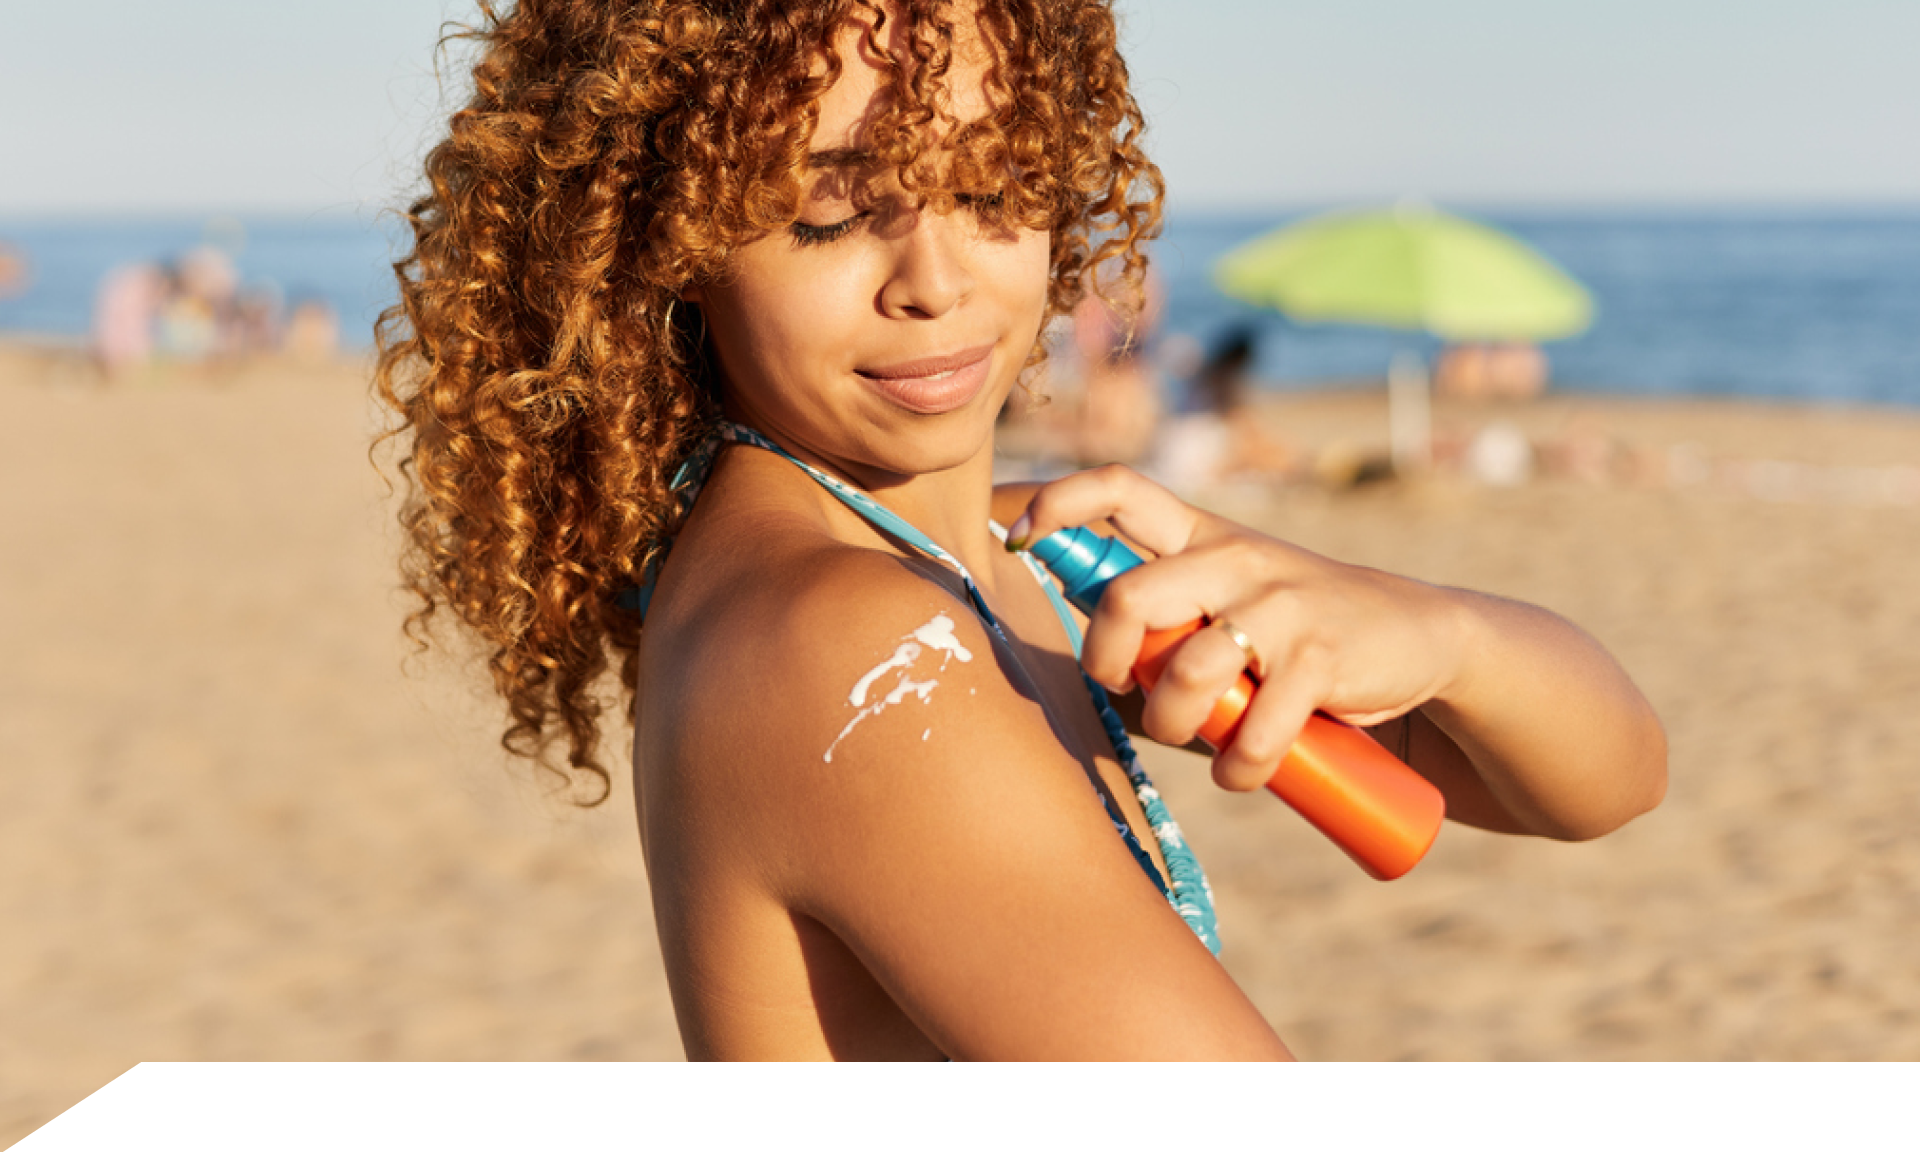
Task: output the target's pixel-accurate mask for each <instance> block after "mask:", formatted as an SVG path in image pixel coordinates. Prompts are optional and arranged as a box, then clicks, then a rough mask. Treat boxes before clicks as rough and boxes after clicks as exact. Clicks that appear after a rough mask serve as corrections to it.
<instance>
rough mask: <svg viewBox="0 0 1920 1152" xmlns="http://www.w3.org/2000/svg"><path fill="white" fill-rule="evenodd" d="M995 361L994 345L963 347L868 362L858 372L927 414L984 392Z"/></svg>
mask: <svg viewBox="0 0 1920 1152" xmlns="http://www.w3.org/2000/svg"><path fill="white" fill-rule="evenodd" d="M992 363H993V345H991V344H982V345H980V346H978V347H975V348H963V349H961V350H960V351H958V352H949V353H947V354H945V355H942V356H925V357H922V358H920V359H918V360H902V361H900V362H898V363H895V364H884V365H868V366H865V367H861V368H856V369H854V373H855V374H856V375H858V376H860V377H862V378H863V379H865V380H867V381H869V382H871V383H872V384H873V385H874V387H875V389H876V390H877V391H878V392H880V394H881V395H883V396H885V397H886V398H887V399H889V400H892V401H893V402H894V403H896V404H898V405H900V406H901V407H902V408H905V409H907V410H909V411H912V412H918V413H920V414H922V415H926V416H934V415H938V414H940V413H942V412H951V411H953V410H954V409H956V408H960V407H963V406H965V405H966V404H967V402H968V401H970V400H972V399H973V398H974V397H975V396H977V395H979V394H980V390H981V388H983V387H985V386H986V383H987V369H988V368H989V367H990V366H991V365H992Z"/></svg>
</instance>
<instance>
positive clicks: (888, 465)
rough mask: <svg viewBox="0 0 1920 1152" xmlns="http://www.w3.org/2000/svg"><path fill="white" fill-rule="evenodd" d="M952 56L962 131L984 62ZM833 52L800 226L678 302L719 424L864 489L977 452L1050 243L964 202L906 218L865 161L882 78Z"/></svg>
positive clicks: (1035, 316)
mask: <svg viewBox="0 0 1920 1152" xmlns="http://www.w3.org/2000/svg"><path fill="white" fill-rule="evenodd" d="M967 49H968V45H966V44H965V43H964V42H963V43H960V44H957V45H956V51H955V61H954V66H953V69H952V71H951V72H950V73H949V76H950V78H951V79H950V83H951V84H952V93H953V104H954V108H953V110H954V112H955V114H956V115H957V116H958V117H959V118H960V120H961V121H962V122H965V121H966V120H968V119H971V118H973V117H976V116H979V115H982V114H985V113H986V112H987V110H988V109H987V106H986V99H985V96H984V95H983V93H982V89H981V83H980V79H981V76H982V73H983V71H984V64H985V61H984V59H983V53H982V52H981V51H979V50H978V48H977V45H975V49H976V50H975V51H972V52H969V51H968V50H967ZM840 52H841V56H842V60H843V70H842V72H841V76H840V79H839V81H838V82H837V83H836V84H835V85H834V86H833V88H832V89H830V90H829V91H828V92H827V94H826V95H825V96H824V97H823V99H822V101H821V105H820V120H819V124H818V127H817V129H816V130H815V132H814V136H813V141H812V146H811V153H812V162H811V169H812V170H811V171H810V172H809V174H808V177H807V179H808V191H807V194H806V197H805V200H804V202H803V204H802V208H801V213H800V221H799V223H798V224H796V225H795V226H794V227H793V228H792V229H791V230H783V231H780V232H775V233H770V234H768V235H766V236H763V237H760V238H759V239H758V240H756V241H754V242H752V243H751V244H749V245H747V246H746V247H744V248H742V249H741V250H740V251H739V252H738V254H737V255H736V257H735V258H734V259H733V261H732V262H731V264H730V266H729V268H728V270H727V275H725V276H723V277H721V278H720V279H719V280H718V281H717V282H715V283H710V284H705V285H701V286H700V287H698V288H697V289H696V290H694V291H690V292H689V293H688V294H687V296H688V299H690V300H691V301H693V302H694V303H696V304H698V305H699V306H700V308H701V310H702V311H703V313H704V314H705V318H706V323H707V330H708V333H709V334H710V336H711V338H712V340H713V345H714V348H715V350H716V352H717V353H718V356H719V362H720V367H721V373H722V376H723V378H724V383H723V389H724V392H725V397H726V402H727V404H728V407H729V409H730V414H731V415H732V416H734V418H736V419H738V420H740V421H742V422H743V423H746V424H748V425H751V426H752V427H755V428H757V429H759V430H760V431H762V432H764V433H766V434H768V435H769V436H772V437H774V438H775V439H776V440H779V441H780V442H782V443H783V444H784V445H786V446H787V447H788V448H790V449H793V450H796V451H804V452H807V453H810V454H811V455H814V456H816V457H818V458H820V459H822V460H824V461H826V462H828V463H832V464H835V465H838V466H839V467H840V468H841V469H842V470H844V471H847V472H849V474H851V475H853V476H854V477H855V478H856V479H859V480H861V481H862V482H863V483H867V484H869V485H879V484H884V483H886V482H887V480H888V479H889V478H890V477H904V476H907V475H916V474H921V473H927V472H935V471H941V470H944V469H947V468H952V467H955V466H956V465H959V464H961V463H963V462H965V461H966V460H969V459H972V458H974V457H976V456H978V455H979V454H980V453H981V452H983V451H985V450H987V448H988V447H989V445H990V444H991V436H992V431H993V421H994V417H995V416H996V415H997V414H998V412H999V410H1000V406H1001V404H1002V403H1003V402H1004V401H1005V400H1006V398H1007V393H1008V392H1009V391H1010V390H1011V389H1012V388H1013V386H1014V384H1015V382H1016V380H1017V379H1018V377H1019V375H1020V371H1021V369H1022V368H1023V367H1024V366H1025V364H1026V359H1027V355H1028V353H1029V351H1030V350H1031V349H1032V347H1033V344H1034V341H1035V340H1036V339H1037V337H1038V335H1039V329H1040V321H1041V317H1042V315H1043V312H1044V308H1045V304H1046V296H1047V283H1048V272H1049V265H1048V259H1049V253H1050V241H1049V237H1048V235H1047V234H1046V233H1045V232H1040V231H1035V230H1032V229H1025V228H1015V227H1012V226H1009V225H991V226H989V225H983V224H982V222H981V221H980V220H979V219H978V218H977V217H976V216H975V214H974V212H973V211H972V210H971V209H970V208H969V207H968V205H967V203H966V202H965V201H964V199H963V202H962V204H961V206H960V207H959V208H957V209H956V210H954V211H952V212H949V213H946V214H938V213H935V212H934V211H932V210H931V209H922V210H917V211H916V210H915V209H913V208H912V207H911V205H910V204H909V202H908V201H907V199H906V198H905V197H904V196H902V195H901V193H900V190H899V188H898V186H897V184H896V183H895V180H894V176H893V173H892V172H891V171H890V170H889V171H875V170H873V169H872V168H870V167H868V166H866V165H864V164H863V163H862V153H863V144H864V140H863V136H862V130H863V127H864V124H865V121H866V119H867V116H868V114H869V112H870V110H871V109H872V107H873V103H874V97H875V94H876V92H877V91H879V89H880V84H881V74H880V73H879V72H878V71H876V69H875V66H874V62H873V61H872V59H871V58H870V57H868V56H867V55H865V54H864V52H863V49H862V47H861V44H860V38H859V37H858V36H857V34H856V33H855V32H853V31H851V30H850V31H849V32H848V33H847V34H845V35H844V36H843V37H842V40H841V43H840ZM955 191H962V190H960V189H956V190H955Z"/></svg>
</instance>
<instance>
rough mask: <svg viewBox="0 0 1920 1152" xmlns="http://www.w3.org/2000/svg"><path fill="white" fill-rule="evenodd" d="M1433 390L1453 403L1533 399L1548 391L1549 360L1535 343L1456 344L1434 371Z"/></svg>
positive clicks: (1441, 356)
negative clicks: (1453, 401)
mask: <svg viewBox="0 0 1920 1152" xmlns="http://www.w3.org/2000/svg"><path fill="white" fill-rule="evenodd" d="M1433 387H1434V391H1435V392H1436V393H1438V394H1439V395H1441V396H1444V397H1447V398H1448V399H1453V400H1531V399H1533V398H1534V397H1536V396H1538V395H1540V394H1541V393H1542V392H1545V391H1546V390H1547V357H1546V354H1545V353H1543V352H1541V351H1540V349H1539V347H1538V346H1537V345H1534V344H1527V343H1524V342H1519V341H1507V342H1503V343H1494V344H1489V343H1466V344H1454V345H1451V346H1449V347H1448V348H1447V350H1446V351H1444V352H1442V353H1441V354H1440V361H1439V363H1438V364H1436V365H1435V366H1434V370H1433Z"/></svg>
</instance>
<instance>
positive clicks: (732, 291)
mask: <svg viewBox="0 0 1920 1152" xmlns="http://www.w3.org/2000/svg"><path fill="white" fill-rule="evenodd" d="M860 296H861V290H860V288H859V287H858V286H857V285H855V284H853V283H851V282H850V278H849V277H847V276H845V275H836V274H834V272H833V271H832V270H816V271H814V273H813V274H811V275H806V276H790V275H782V274H781V273H780V272H779V271H776V270H769V269H763V268H751V267H750V268H744V269H741V270H740V272H739V274H738V275H737V276H736V277H735V278H734V280H733V281H732V283H730V284H728V285H727V286H726V287H725V288H723V289H721V290H719V291H715V292H712V293H710V295H709V298H708V299H709V302H708V305H707V308H708V312H707V319H708V323H709V324H710V325H711V327H712V329H713V332H714V337H715V341H716V343H717V344H718V345H719V347H720V349H721V356H722V358H723V359H724V360H725V362H726V363H727V366H728V368H729V369H730V370H731V371H732V372H734V373H738V372H740V371H742V370H747V369H749V366H759V370H763V371H770V372H772V373H774V374H776V375H779V374H782V373H781V369H782V368H802V367H803V366H805V365H808V364H811V363H813V362H815V361H817V360H818V359H819V358H820V357H822V356H825V355H828V354H830V353H831V352H832V351H833V350H834V349H836V348H840V347H844V346H845V345H846V343H847V339H846V337H847V332H846V331H845V330H846V328H847V326H848V324H849V321H850V318H851V317H854V316H856V315H858V309H857V308H856V307H855V305H857V303H858V302H859V298H860Z"/></svg>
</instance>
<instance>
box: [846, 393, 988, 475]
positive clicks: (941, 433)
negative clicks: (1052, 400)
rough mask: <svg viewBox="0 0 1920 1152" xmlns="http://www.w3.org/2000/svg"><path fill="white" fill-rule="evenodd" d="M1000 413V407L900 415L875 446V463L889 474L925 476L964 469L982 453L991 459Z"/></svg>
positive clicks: (977, 407) (982, 406)
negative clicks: (932, 413)
mask: <svg viewBox="0 0 1920 1152" xmlns="http://www.w3.org/2000/svg"><path fill="white" fill-rule="evenodd" d="M983 399H984V397H983ZM998 411H999V405H997V404H995V405H986V404H982V405H978V406H976V405H971V404H970V405H968V406H967V407H966V408H964V409H962V410H960V411H957V412H946V413H942V414H941V415H938V416H922V415H920V414H918V413H913V412H900V413H899V415H898V416H897V417H896V418H895V419H894V420H892V421H889V422H888V423H889V424H890V425H891V429H890V430H888V431H882V432H880V434H879V436H878V437H877V439H876V441H875V442H874V444H873V453H872V454H873V456H874V459H873V461H872V463H873V464H874V465H876V466H878V467H880V468H884V469H886V470H887V471H889V472H897V473H900V474H902V475H908V476H925V475H928V474H931V473H935V472H946V471H948V470H950V469H954V468H958V467H961V466H962V465H964V464H966V463H968V462H969V461H972V460H975V459H978V458H979V457H980V456H981V455H982V454H983V453H984V454H986V455H989V456H991V455H992V453H993V437H994V415H995V414H996V413H997V412H998Z"/></svg>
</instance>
